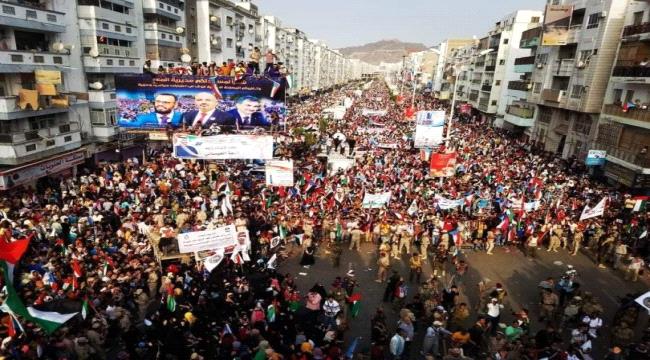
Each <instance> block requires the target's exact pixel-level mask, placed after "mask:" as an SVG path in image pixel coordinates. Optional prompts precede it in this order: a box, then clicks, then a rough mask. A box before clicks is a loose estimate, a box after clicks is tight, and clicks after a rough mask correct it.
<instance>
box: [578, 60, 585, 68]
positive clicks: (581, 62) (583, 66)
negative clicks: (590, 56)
mask: <svg viewBox="0 0 650 360" xmlns="http://www.w3.org/2000/svg"><path fill="white" fill-rule="evenodd" d="M585 66H587V64H585V62H584V61H578V63H577V64H576V67H577V68H578V69H584V68H585Z"/></svg>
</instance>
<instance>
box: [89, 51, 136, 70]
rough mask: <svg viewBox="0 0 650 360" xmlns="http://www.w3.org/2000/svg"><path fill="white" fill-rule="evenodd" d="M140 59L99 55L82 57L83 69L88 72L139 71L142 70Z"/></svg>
mask: <svg viewBox="0 0 650 360" xmlns="http://www.w3.org/2000/svg"><path fill="white" fill-rule="evenodd" d="M142 63H143V60H142V59H129V58H119V57H108V56H99V57H96V58H94V57H92V56H89V55H85V56H84V57H83V64H84V69H85V70H86V72H89V73H109V74H117V73H139V72H142Z"/></svg>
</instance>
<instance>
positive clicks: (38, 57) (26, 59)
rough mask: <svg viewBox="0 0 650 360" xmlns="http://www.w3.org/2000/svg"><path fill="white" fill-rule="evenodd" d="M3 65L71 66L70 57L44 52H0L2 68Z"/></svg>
mask: <svg viewBox="0 0 650 360" xmlns="http://www.w3.org/2000/svg"><path fill="white" fill-rule="evenodd" d="M3 65H33V66H44V65H45V66H70V55H67V54H60V53H48V52H42V51H39V52H35V51H20V50H0V66H3Z"/></svg>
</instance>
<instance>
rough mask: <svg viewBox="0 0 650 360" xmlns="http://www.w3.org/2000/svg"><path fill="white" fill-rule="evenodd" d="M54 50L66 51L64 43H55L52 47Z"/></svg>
mask: <svg viewBox="0 0 650 360" xmlns="http://www.w3.org/2000/svg"><path fill="white" fill-rule="evenodd" d="M52 49H54V51H61V50H63V49H65V47H64V45H63V43H62V42H60V41H57V42H55V43H54V45H52Z"/></svg>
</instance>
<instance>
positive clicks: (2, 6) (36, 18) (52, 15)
mask: <svg viewBox="0 0 650 360" xmlns="http://www.w3.org/2000/svg"><path fill="white" fill-rule="evenodd" d="M39 4H40V3H31V2H26V1H20V2H19V1H6V0H3V1H0V17H8V18H13V19H16V20H15V21H21V22H24V23H30V24H31V25H32V27H33V28H36V27H34V26H33V25H34V24H35V23H39V25H40V26H41V27H42V30H47V31H54V32H64V31H65V24H64V17H65V14H64V13H62V12H58V11H52V10H48V9H46V8H45V7H41V6H38V5H39Z"/></svg>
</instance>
